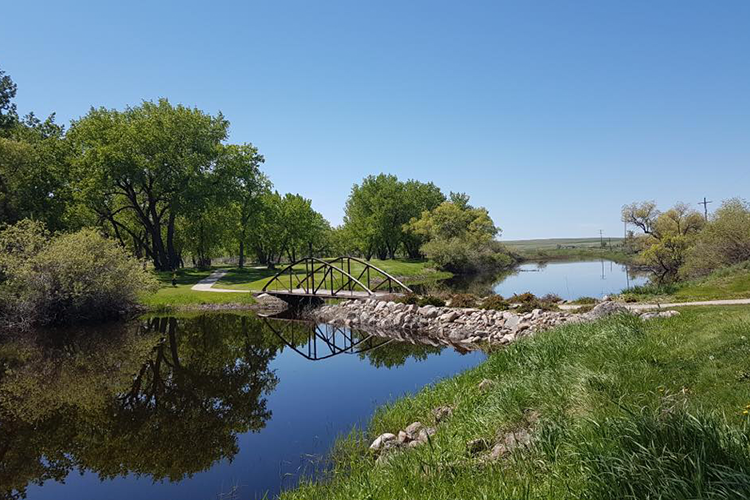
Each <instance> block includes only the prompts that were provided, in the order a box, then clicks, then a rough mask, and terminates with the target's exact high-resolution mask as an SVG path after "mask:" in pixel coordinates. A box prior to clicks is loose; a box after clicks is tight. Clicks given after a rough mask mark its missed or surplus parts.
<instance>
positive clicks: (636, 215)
mask: <svg viewBox="0 0 750 500" xmlns="http://www.w3.org/2000/svg"><path fill="white" fill-rule="evenodd" d="M622 221H623V222H626V223H628V224H631V225H634V226H635V227H637V228H638V229H640V230H641V234H640V235H639V236H634V243H635V245H636V247H637V248H639V249H640V250H641V253H640V255H639V257H638V259H639V261H640V263H641V264H642V265H643V266H645V267H647V268H648V269H650V270H651V272H652V273H653V274H654V275H655V276H656V278H657V279H658V280H659V281H671V280H674V279H676V278H677V277H678V272H679V270H680V267H681V266H682V265H683V264H684V262H685V258H686V255H687V252H688V249H689V248H690V247H691V245H692V244H693V242H694V241H695V237H696V235H697V234H698V233H699V232H700V231H701V230H702V229H703V226H704V225H705V220H704V218H703V216H701V215H700V214H699V213H698V212H697V211H696V210H693V209H691V208H690V207H689V206H688V205H686V204H684V203H677V204H676V205H675V206H674V207H672V208H670V209H669V210H667V211H666V212H660V211H659V210H658V209H657V207H656V203H654V202H653V201H647V202H642V203H633V204H630V205H625V206H624V207H623V208H622Z"/></svg>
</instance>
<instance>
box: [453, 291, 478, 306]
mask: <svg viewBox="0 0 750 500" xmlns="http://www.w3.org/2000/svg"><path fill="white" fill-rule="evenodd" d="M449 304H450V306H451V307H464V308H470V307H476V306H477V298H476V297H475V296H473V295H471V294H469V293H457V294H455V295H451V297H450V302H449Z"/></svg>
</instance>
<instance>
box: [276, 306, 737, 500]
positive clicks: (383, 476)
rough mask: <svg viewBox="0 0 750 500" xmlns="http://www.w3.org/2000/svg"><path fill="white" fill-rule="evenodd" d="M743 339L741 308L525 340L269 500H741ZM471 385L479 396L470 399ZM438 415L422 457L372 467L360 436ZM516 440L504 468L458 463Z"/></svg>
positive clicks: (393, 409)
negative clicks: (479, 444)
mask: <svg viewBox="0 0 750 500" xmlns="http://www.w3.org/2000/svg"><path fill="white" fill-rule="evenodd" d="M748 337H750V311H748V310H746V309H741V308H731V309H704V310H702V311H695V310H686V311H684V312H683V313H682V315H680V316H678V317H674V318H669V319H664V320H656V321H653V322H649V323H644V322H642V321H641V320H639V319H638V318H633V317H629V316H620V317H616V318H611V319H608V320H605V321H602V322H598V323H596V324H579V325H568V326H565V327H562V328H558V329H556V330H553V331H549V332H545V333H542V334H538V335H537V336H535V337H533V338H530V339H525V340H523V341H520V342H517V343H515V344H513V345H512V346H511V347H510V348H508V349H504V350H502V351H499V352H496V353H493V354H492V355H491V356H490V357H489V358H488V360H487V361H486V362H485V363H483V364H482V365H480V366H479V367H477V368H476V369H473V370H470V371H468V372H466V373H464V374H462V375H460V376H458V377H454V378H450V379H447V380H445V381H443V382H440V383H438V384H436V385H435V386H432V387H429V388H427V389H425V390H424V391H422V392H421V393H419V394H418V395H416V396H415V397H410V398H405V399H401V400H398V401H396V402H394V403H393V404H391V405H389V406H387V407H384V408H381V409H380V410H379V411H378V412H377V413H376V414H375V415H374V417H373V419H372V421H371V423H370V426H369V428H368V429H367V430H366V431H361V432H355V433H353V434H352V435H350V436H348V437H347V438H345V439H342V440H341V441H340V442H339V443H338V444H337V446H336V452H335V453H334V455H333V465H332V468H331V470H330V473H329V475H328V476H326V477H325V479H324V480H321V481H319V482H317V483H316V482H306V483H305V484H303V485H301V487H300V488H298V489H296V490H292V491H288V492H286V493H285V494H284V495H283V496H282V498H285V499H301V498H305V499H308V498H309V499H313V498H326V499H341V500H343V499H347V500H349V499H392V498H425V499H439V500H442V499H445V500H448V499H451V500H453V499H457V498H460V499H474V498H476V499H490V498H491V499H518V498H525V499H553V498H554V499H559V498H571V499H572V498H587V499H615V498H618V499H619V498H632V499H636V498H638V499H641V498H661V499H686V498H711V499H739V498H750V475H749V474H750V442H749V441H748V439H749V438H748V436H749V434H748V429H747V425H746V424H747V416H745V415H743V413H742V410H743V409H744V408H745V406H746V405H747V404H749V403H750V384H748V383H747V381H746V377H744V376H743V373H746V372H748V371H750V365H748V362H747V360H748V359H750V341H749V340H748ZM483 379H490V380H493V381H494V384H492V386H491V389H490V390H485V391H480V390H479V389H478V384H479V382H480V381H481V380H483ZM445 404H449V405H451V406H452V407H453V408H454V413H453V417H452V418H451V419H450V420H449V421H448V422H446V423H441V424H440V425H439V426H438V432H437V434H436V435H435V436H434V439H432V440H431V441H430V443H429V444H427V445H424V446H422V447H420V448H417V449H414V450H409V451H406V452H400V453H396V454H394V455H393V456H392V458H391V459H390V460H388V461H387V462H386V463H385V464H377V463H376V462H375V460H374V457H373V456H372V455H371V454H370V453H369V452H368V450H367V445H368V444H369V442H370V441H371V440H372V438H373V437H374V436H376V435H377V434H380V433H382V432H396V431H398V430H399V429H403V428H404V427H406V426H407V425H408V424H409V423H411V422H413V421H415V420H419V421H421V422H423V423H425V424H433V423H434V419H433V417H432V415H431V409H433V408H435V407H437V406H440V405H445ZM532 416H534V417H533V418H532ZM520 428H526V429H529V431H530V432H531V434H532V436H533V440H532V444H531V445H530V446H529V447H528V448H524V447H521V448H518V449H516V450H515V451H514V452H513V453H512V454H511V455H510V456H508V457H506V458H503V459H501V460H496V461H493V460H490V458H489V456H488V454H487V453H480V454H477V455H472V454H470V453H469V452H468V451H467V446H466V445H467V443H468V442H469V441H470V440H472V439H478V438H482V439H485V440H487V441H488V442H490V443H496V442H499V441H501V440H502V439H503V436H504V435H505V434H506V433H508V432H510V431H514V430H517V429H520Z"/></svg>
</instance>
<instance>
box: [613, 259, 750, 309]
mask: <svg viewBox="0 0 750 500" xmlns="http://www.w3.org/2000/svg"><path fill="white" fill-rule="evenodd" d="M621 298H622V299H623V300H626V301H628V302H692V301H699V300H721V299H747V298H750V262H745V263H743V264H739V265H736V266H731V267H727V268H724V269H719V270H718V271H716V272H714V273H713V274H711V275H709V276H707V277H705V278H701V279H698V280H690V281H682V282H678V283H674V284H669V285H645V286H639V287H634V288H632V289H631V290H629V291H628V292H627V293H623V294H622V295H621Z"/></svg>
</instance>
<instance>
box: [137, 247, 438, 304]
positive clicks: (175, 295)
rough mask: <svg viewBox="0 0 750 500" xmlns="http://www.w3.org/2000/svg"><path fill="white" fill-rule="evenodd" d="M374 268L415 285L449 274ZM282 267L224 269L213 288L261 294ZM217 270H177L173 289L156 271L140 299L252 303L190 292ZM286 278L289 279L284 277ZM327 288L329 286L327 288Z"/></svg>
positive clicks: (418, 264)
mask: <svg viewBox="0 0 750 500" xmlns="http://www.w3.org/2000/svg"><path fill="white" fill-rule="evenodd" d="M372 263H373V265H375V266H377V267H379V268H381V269H383V270H384V271H386V272H388V273H390V274H391V275H393V276H396V277H397V278H399V279H402V280H403V281H404V282H405V283H407V284H417V283H423V282H430V281H436V280H441V279H446V278H450V277H451V276H452V275H451V273H447V272H443V271H437V270H435V269H434V268H432V267H431V264H430V263H429V262H427V261H411V260H400V259H397V260H373V261H372ZM284 267H285V266H279V267H278V268H277V269H275V270H271V269H267V268H265V267H246V268H243V269H239V268H223V269H226V270H227V274H226V275H225V276H224V277H223V278H222V279H221V280H219V281H218V282H217V283H216V284H215V285H214V286H215V287H216V288H227V289H234V290H250V291H260V290H262V289H263V286H265V284H266V283H267V282H268V281H270V280H271V278H272V277H273V276H274V275H275V274H276V273H277V272H278V271H280V270H281V269H283V268H284ZM362 268H363V267H362V266H361V265H354V266H352V274H354V273H357V274H355V277H356V276H357V275H358V274H359V272H360V271H361V270H362ZM216 269H219V268H213V269H210V270H198V269H193V268H186V269H180V270H178V271H177V272H176V273H175V274H176V276H177V286H172V273H171V272H155V273H154V274H155V275H156V277H157V278H158V279H159V282H160V283H161V287H160V288H159V290H158V291H157V292H156V293H155V294H151V295H148V296H144V297H143V298H142V300H141V302H142V303H143V305H145V306H146V307H147V308H149V309H150V310H154V311H164V310H172V309H180V308H189V307H191V306H196V305H204V304H251V303H253V298H252V296H251V294H249V293H247V294H240V293H216V292H198V291H194V290H191V287H192V286H193V285H195V284H196V283H198V282H199V281H200V280H202V279H203V278H205V277H207V276H208V275H209V274H211V272H213V271H215V270H216ZM295 274H296V275H297V277H298V278H299V279H302V278H303V277H304V276H305V269H304V266H297V267H296V268H295ZM322 276H323V273H322V272H319V273H316V283H319V282H320V279H321V278H322ZM371 277H372V279H373V283H374V282H375V280H376V279H377V276H376V273H374V272H373V273H372V274H371ZM287 279H288V278H287ZM341 283H342V280H341V277H340V276H335V279H334V285H336V286H339V285H340V284H341ZM328 286H330V285H328ZM278 288H281V285H280V284H279V283H277V282H274V284H273V286H272V289H278Z"/></svg>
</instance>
